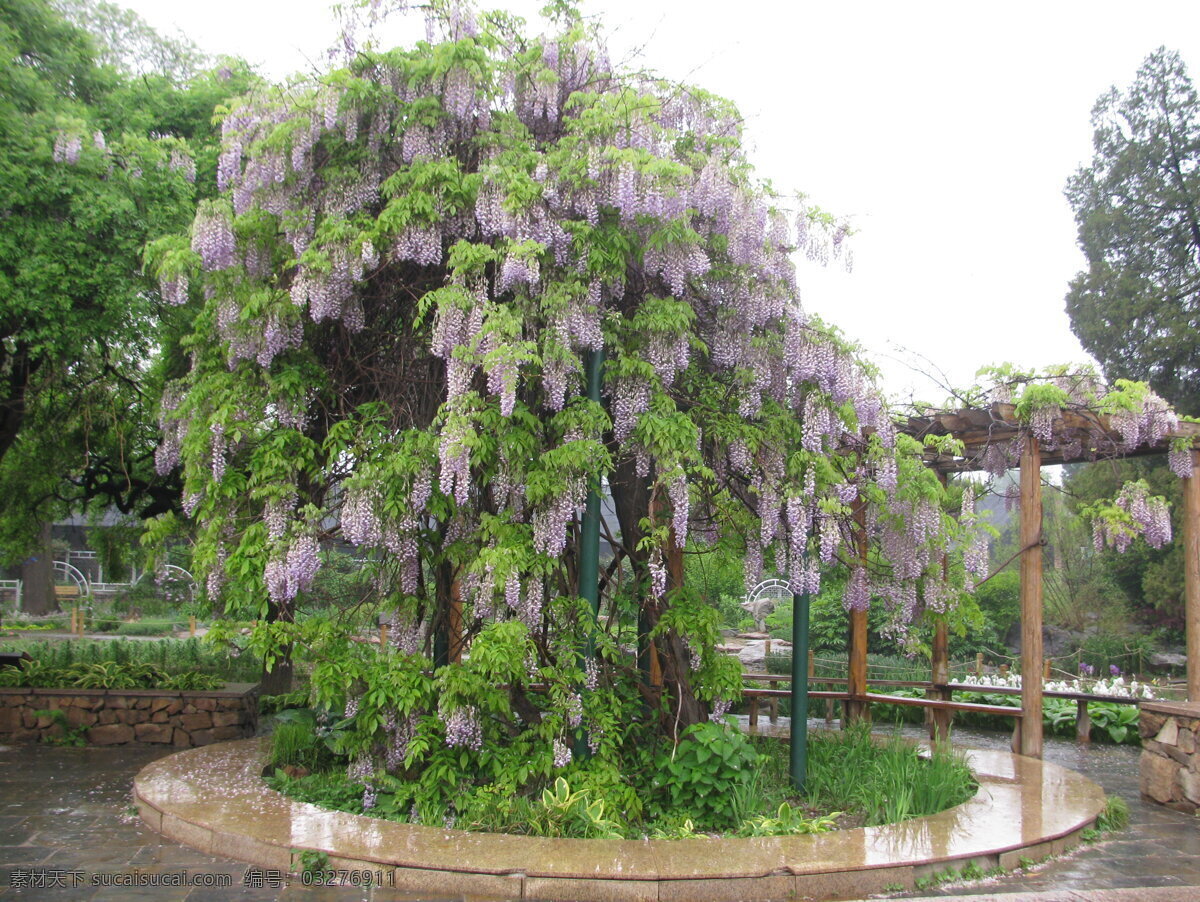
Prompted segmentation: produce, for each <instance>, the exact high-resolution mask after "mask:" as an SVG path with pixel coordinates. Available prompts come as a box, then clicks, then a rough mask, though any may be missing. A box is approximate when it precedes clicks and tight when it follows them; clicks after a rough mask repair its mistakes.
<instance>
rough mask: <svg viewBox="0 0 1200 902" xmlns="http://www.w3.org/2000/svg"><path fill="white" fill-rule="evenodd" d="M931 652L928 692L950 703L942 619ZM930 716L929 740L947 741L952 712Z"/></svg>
mask: <svg viewBox="0 0 1200 902" xmlns="http://www.w3.org/2000/svg"><path fill="white" fill-rule="evenodd" d="M944 563H945V561H944V560H943V564H944ZM932 652H933V653H932V661H931V662H930V676H931V677H932V682H933V689H932V690H930V695H931V696H932V697H933V698H935V699H940V700H942V701H950V690H949V689H947V688H946V685H947V684H948V683H949V682H950V635H949V630H948V629H947V627H946V621H945V620H944V619H942V620H939V621H938V622H937V624H936V625H935V626H934V630H933V650H932ZM930 714H931V717H930V718H929V738H930V739H932V740H933V741H934V742H944V741H945V740H947V739H949V738H950V723H951V719H952V718H953V716H954V712H952V711H950V710H949V709H948V708H934V709H933V710H931V711H930Z"/></svg>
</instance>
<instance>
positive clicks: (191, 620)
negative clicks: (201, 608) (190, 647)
mask: <svg viewBox="0 0 1200 902" xmlns="http://www.w3.org/2000/svg"><path fill="white" fill-rule="evenodd" d="M188 635H189V636H191V637H192V638H193V639H195V638H196V615H195V614H192V615H191V616H190V617H188Z"/></svg>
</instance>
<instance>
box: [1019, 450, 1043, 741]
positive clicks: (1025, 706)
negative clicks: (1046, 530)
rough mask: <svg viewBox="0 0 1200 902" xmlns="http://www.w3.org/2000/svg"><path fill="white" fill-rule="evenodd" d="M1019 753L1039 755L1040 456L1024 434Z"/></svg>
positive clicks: (1038, 451) (1040, 735) (1040, 637)
mask: <svg viewBox="0 0 1200 902" xmlns="http://www.w3.org/2000/svg"><path fill="white" fill-rule="evenodd" d="M1020 547H1021V548H1023V549H1024V550H1023V551H1022V552H1021V711H1022V714H1021V740H1020V754H1022V755H1028V756H1029V757H1030V758H1041V757H1042V455H1041V449H1039V448H1038V440H1037V439H1036V438H1034V437H1033V436H1032V435H1027V436H1026V437H1025V446H1024V448H1023V449H1022V451H1021V520H1020Z"/></svg>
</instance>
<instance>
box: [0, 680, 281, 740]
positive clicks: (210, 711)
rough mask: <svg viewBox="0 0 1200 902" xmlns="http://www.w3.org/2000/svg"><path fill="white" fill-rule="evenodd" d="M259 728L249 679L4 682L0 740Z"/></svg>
mask: <svg viewBox="0 0 1200 902" xmlns="http://www.w3.org/2000/svg"><path fill="white" fill-rule="evenodd" d="M48 712H61V713H60V714H57V715H55V714H53V713H48ZM257 728H258V686H257V685H256V684H252V683H227V684H226V685H225V688H224V689H218V690H207V691H196V692H181V691H178V690H167V689H75V688H54V689H47V688H30V687H18V688H10V687H0V742H59V743H70V744H77V745H170V746H175V747H177V748H190V747H192V746H200V745H208V744H209V743H212V742H220V741H222V740H226V739H244V738H246V737H249V736H253V735H254V733H255V731H256V730H257Z"/></svg>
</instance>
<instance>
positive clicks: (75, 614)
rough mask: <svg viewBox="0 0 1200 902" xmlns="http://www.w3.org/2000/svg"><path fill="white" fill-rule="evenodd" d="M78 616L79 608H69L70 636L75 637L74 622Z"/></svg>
mask: <svg viewBox="0 0 1200 902" xmlns="http://www.w3.org/2000/svg"><path fill="white" fill-rule="evenodd" d="M78 616H79V608H71V635H72V636H74V635H75V629H76V627H75V620H76V618H77V617H78Z"/></svg>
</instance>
